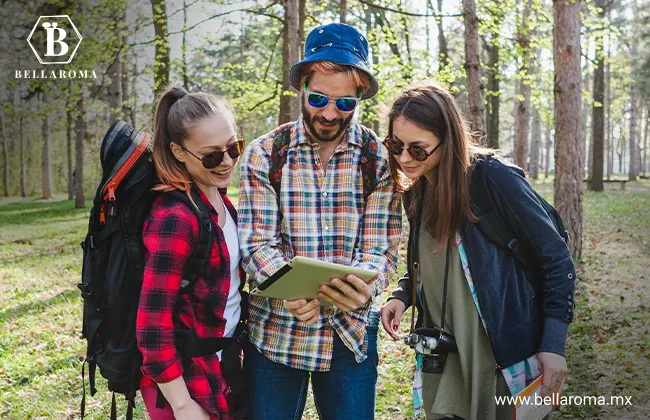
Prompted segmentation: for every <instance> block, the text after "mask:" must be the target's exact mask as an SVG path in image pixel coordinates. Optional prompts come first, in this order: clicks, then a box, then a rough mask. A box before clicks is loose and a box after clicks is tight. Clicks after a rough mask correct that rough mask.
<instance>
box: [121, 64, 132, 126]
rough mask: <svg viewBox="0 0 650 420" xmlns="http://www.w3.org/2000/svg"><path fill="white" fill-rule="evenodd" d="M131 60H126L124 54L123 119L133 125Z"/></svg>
mask: <svg viewBox="0 0 650 420" xmlns="http://www.w3.org/2000/svg"><path fill="white" fill-rule="evenodd" d="M128 64H129V62H128V61H127V60H126V54H124V60H122V119H123V120H124V121H126V122H128V123H129V124H131V125H134V122H133V119H132V115H131V112H132V109H131V107H132V104H131V86H130V85H129V73H130V70H129V65H128Z"/></svg>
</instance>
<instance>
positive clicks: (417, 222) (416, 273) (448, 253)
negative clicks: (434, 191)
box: [409, 198, 451, 340]
mask: <svg viewBox="0 0 650 420" xmlns="http://www.w3.org/2000/svg"><path fill="white" fill-rule="evenodd" d="M423 203H424V199H423V198H421V199H420V202H419V203H418V209H417V213H416V215H415V229H414V230H413V233H414V234H415V235H413V236H414V238H409V240H412V241H413V246H412V249H413V254H414V255H413V260H414V261H413V283H412V285H411V293H412V296H411V329H410V332H411V333H412V332H413V331H415V306H416V304H415V303H416V299H417V287H418V278H419V277H420V263H419V261H418V259H419V258H420V255H419V253H420V249H419V248H420V247H419V242H420V218H421V216H422V204H423ZM446 248H447V251H446V255H445V276H444V280H443V286H442V314H441V315H440V337H438V338H439V339H440V340H442V335H443V333H444V331H445V313H446V312H447V283H448V280H449V258H450V256H451V244H447V247H446ZM423 310H424V308H423Z"/></svg>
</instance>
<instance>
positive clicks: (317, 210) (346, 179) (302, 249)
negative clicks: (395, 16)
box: [239, 24, 401, 419]
mask: <svg viewBox="0 0 650 420" xmlns="http://www.w3.org/2000/svg"><path fill="white" fill-rule="evenodd" d="M290 80H291V85H292V87H293V88H294V89H295V90H297V91H298V92H300V97H301V103H302V115H301V116H300V117H299V118H298V120H297V121H295V122H291V123H288V124H285V125H283V126H280V127H278V128H277V129H275V130H273V131H272V132H270V133H268V134H266V135H264V136H262V137H260V138H258V139H256V140H255V141H253V142H252V143H251V144H250V145H249V147H248V148H247V149H246V151H245V152H244V155H243V156H242V167H241V177H240V192H239V214H240V218H241V219H240V224H239V232H240V247H241V251H242V258H243V259H242V263H243V265H244V268H245V269H246V271H247V272H248V274H249V276H250V282H251V284H250V285H251V287H256V286H258V285H259V284H260V283H261V282H263V281H264V280H266V279H267V278H269V277H270V276H271V275H273V274H274V273H275V272H276V271H278V270H279V269H280V268H281V267H282V266H284V265H285V263H286V262H287V261H289V259H290V258H292V257H294V256H303V257H310V258H316V259H319V260H322V261H329V262H334V263H338V264H343V265H346V266H349V267H359V268H364V269H368V270H372V271H375V272H377V273H379V274H378V276H377V277H376V278H375V280H374V281H372V282H370V283H365V282H364V281H363V280H361V279H359V278H357V277H355V276H347V277H346V279H344V280H345V281H344V280H343V279H334V280H332V283H331V285H324V286H322V287H321V292H320V294H319V298H320V299H321V300H322V301H323V302H325V301H327V302H329V303H331V304H333V306H327V307H326V306H321V305H320V303H319V299H313V300H311V301H309V300H307V299H301V300H295V301H282V300H279V299H270V298H264V297H259V296H251V297H250V316H249V328H250V341H251V345H250V346H249V348H248V349H247V351H246V355H245V365H246V366H245V369H246V372H247V374H248V375H249V380H250V383H251V388H250V397H251V398H250V406H251V413H252V416H251V417H252V419H294V418H295V419H300V418H301V417H302V412H303V410H304V407H305V401H306V395H307V387H308V385H309V379H310V378H311V381H312V388H313V391H314V401H315V403H316V408H317V410H318V413H319V417H320V418H321V419H373V418H374V410H375V388H376V384H377V363H378V355H377V327H378V319H379V318H378V317H379V316H378V311H377V308H376V306H375V305H374V299H375V297H376V296H377V295H379V294H381V293H382V292H383V290H384V287H385V285H386V284H387V282H388V278H389V276H390V274H391V273H392V272H393V271H394V269H395V266H396V263H397V247H398V244H399V236H400V232H401V211H400V208H399V197H398V195H397V194H396V190H395V184H394V183H393V182H392V180H391V177H390V170H389V167H388V159H387V157H388V155H387V152H386V150H385V149H384V147H383V145H381V143H380V142H378V141H377V138H376V135H375V134H374V133H373V132H372V131H371V130H369V129H367V128H365V127H363V126H361V125H359V124H358V123H357V121H356V109H357V108H358V105H359V103H360V102H361V101H362V100H364V99H369V98H371V97H373V96H374V95H375V94H376V93H377V91H378V89H379V84H378V83H377V80H376V79H375V77H374V76H373V74H372V72H371V71H370V70H369V69H368V42H367V41H366V38H365V36H364V35H363V34H361V33H360V32H359V31H357V30H356V29H354V28H353V27H351V26H347V25H343V24H330V25H325V26H321V27H318V28H316V29H314V30H313V31H312V32H311V33H310V34H309V36H308V37H307V41H306V43H305V58H304V60H302V61H300V62H298V63H296V64H295V65H294V66H293V67H292V68H291V73H290ZM332 286H333V287H332Z"/></svg>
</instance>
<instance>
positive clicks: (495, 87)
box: [487, 34, 501, 149]
mask: <svg viewBox="0 0 650 420" xmlns="http://www.w3.org/2000/svg"><path fill="white" fill-rule="evenodd" d="M495 38H496V35H494V34H493V35H492V43H491V44H490V45H489V46H488V47H487V48H488V66H487V72H488V74H487V76H488V81H487V89H488V101H487V102H488V109H487V146H488V147H492V148H494V149H498V148H499V107H500V103H501V95H500V92H499V89H500V86H499V84H500V82H501V79H500V72H499V43H498V41H497V40H496V39H495Z"/></svg>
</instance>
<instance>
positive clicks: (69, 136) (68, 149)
mask: <svg viewBox="0 0 650 420" xmlns="http://www.w3.org/2000/svg"><path fill="white" fill-rule="evenodd" d="M65 128H66V138H67V144H66V155H67V158H68V200H72V199H73V198H74V178H73V177H74V169H73V166H72V110H71V109H70V107H69V105H67V106H66V125H65Z"/></svg>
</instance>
